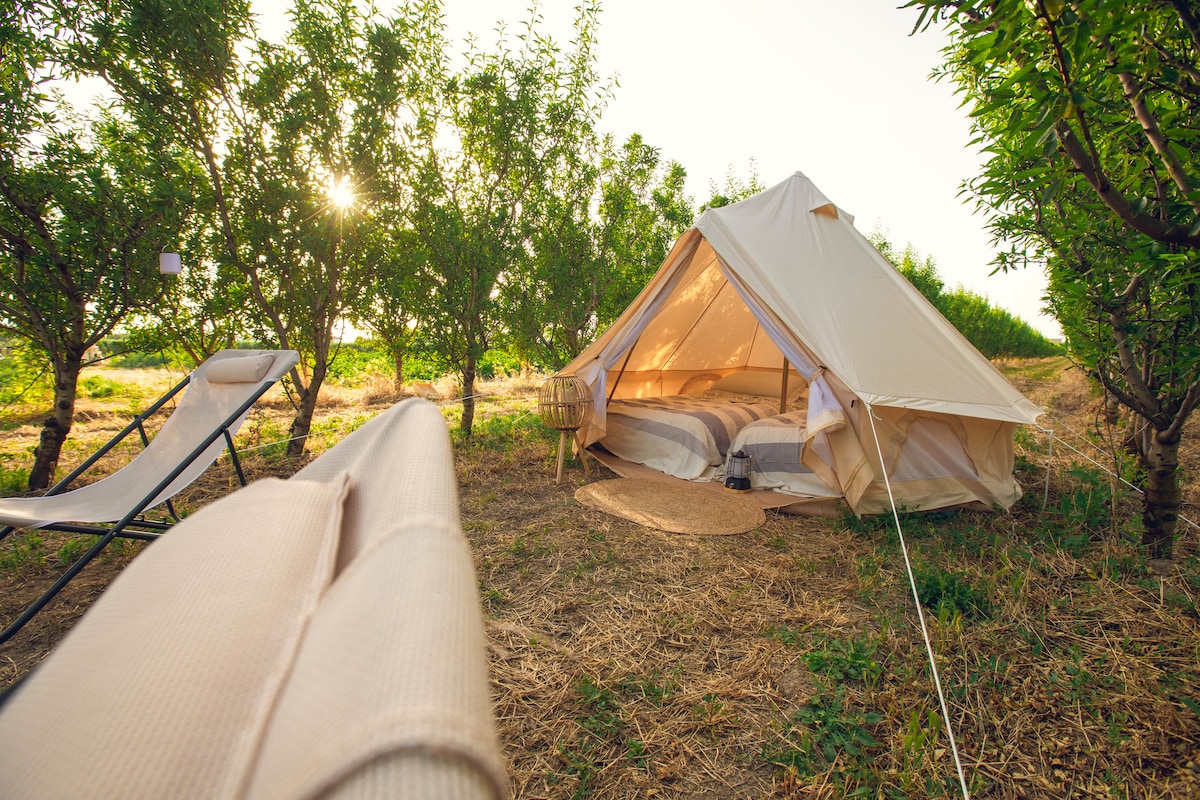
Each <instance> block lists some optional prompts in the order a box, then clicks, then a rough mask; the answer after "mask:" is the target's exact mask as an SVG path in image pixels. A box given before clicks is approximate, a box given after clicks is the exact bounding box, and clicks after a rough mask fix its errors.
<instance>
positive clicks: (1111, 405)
mask: <svg viewBox="0 0 1200 800" xmlns="http://www.w3.org/2000/svg"><path fill="white" fill-rule="evenodd" d="M1104 421H1105V422H1107V423H1108V424H1109V425H1116V424H1117V423H1118V422H1120V421H1121V401H1120V400H1118V399H1117V396H1116V395H1114V394H1109V393H1108V392H1105V393H1104Z"/></svg>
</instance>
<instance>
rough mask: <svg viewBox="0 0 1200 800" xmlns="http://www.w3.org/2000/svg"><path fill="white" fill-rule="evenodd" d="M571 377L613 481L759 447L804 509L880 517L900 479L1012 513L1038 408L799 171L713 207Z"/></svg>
mask: <svg viewBox="0 0 1200 800" xmlns="http://www.w3.org/2000/svg"><path fill="white" fill-rule="evenodd" d="M561 374H563V375H574V376H575V377H577V378H579V379H580V380H582V381H583V382H584V383H585V384H586V385H587V387H588V388H587V391H589V392H590V394H591V397H592V402H593V406H594V413H593V416H592V419H591V422H590V423H589V424H588V426H587V427H585V428H584V429H582V430H580V431H579V441H580V443H581V444H583V445H584V446H588V447H591V448H592V449H593V450H597V449H598V447H603V448H605V450H606V451H608V452H606V453H604V455H605V456H606V457H608V461H609V463H610V465H611V464H612V463H616V464H617V465H618V466H617V470H618V472H620V471H621V470H620V466H619V465H620V463H621V460H622V459H623V460H625V461H627V462H636V463H640V464H642V465H645V466H649V467H651V468H655V469H659V470H662V471H664V472H667V473H669V474H672V475H675V476H676V477H682V478H688V479H713V478H719V477H720V476H721V473H722V470H723V468H724V467H723V465H724V464H725V461H726V459H727V457H728V455H729V454H730V453H734V452H746V453H747V454H749V455H751V457H752V459H753V473H752V475H753V480H752V483H753V485H754V487H755V488H769V489H774V490H776V491H778V492H781V493H783V495H784V498H785V499H790V498H792V497H794V498H795V500H796V501H797V506H796V510H803V504H804V501H806V500H811V499H816V498H819V499H821V500H822V501H823V502H824V507H825V508H828V507H829V503H828V501H829V500H830V499H831V498H834V499H841V500H842V501H844V502H845V503H846V504H847V505H848V506H849V507H850V508H851V509H852V510H853V511H854V512H855V513H859V514H869V513H877V512H880V511H883V510H886V509H888V508H890V507H891V505H892V503H891V500H889V496H888V490H889V487H890V490H891V493H892V495H893V497H894V499H895V504H896V505H898V506H901V507H904V508H907V509H909V510H917V509H934V508H944V507H949V506H957V505H963V504H984V505H987V506H999V507H1002V508H1008V507H1009V506H1011V505H1012V504H1013V503H1014V502H1015V501H1016V500H1017V499H1018V498H1019V497H1020V496H1021V489H1020V486H1019V485H1018V484H1017V482H1016V480H1015V479H1014V477H1013V434H1014V431H1015V429H1016V426H1017V425H1019V424H1025V423H1033V422H1034V421H1035V419H1036V418H1037V417H1038V416H1039V415H1040V414H1041V413H1042V412H1041V410H1040V409H1039V408H1037V407H1036V406H1035V405H1033V404H1032V403H1031V402H1029V400H1027V399H1026V398H1025V397H1024V396H1022V395H1021V394H1020V393H1019V392H1018V391H1017V390H1016V389H1014V388H1013V387H1012V386H1011V385H1010V384H1009V383H1008V382H1007V381H1006V380H1005V379H1004V377H1003V376H1002V375H1001V374H1000V373H999V371H998V370H996V368H995V367H994V366H993V365H992V364H991V363H990V362H989V361H988V360H987V359H986V358H984V357H983V356H982V355H981V354H980V353H979V351H978V350H976V349H975V348H974V347H973V346H972V345H971V344H970V343H969V342H968V341H967V340H966V339H965V338H964V337H963V336H962V335H961V334H960V333H959V332H958V331H957V330H955V328H954V327H953V326H952V325H950V323H949V322H947V321H946V319H945V318H944V317H942V316H941V314H940V313H938V311H937V310H936V309H935V308H934V307H933V305H931V304H930V303H929V302H928V301H927V300H926V299H925V298H924V297H923V296H922V295H921V294H920V293H919V292H918V291H917V290H916V289H914V288H913V286H912V285H911V284H909V283H908V281H907V280H906V279H905V278H904V277H903V276H902V275H901V274H900V273H899V272H898V271H897V270H896V269H895V268H894V267H893V266H892V265H891V264H890V263H889V262H888V261H887V260H886V259H885V258H883V256H882V255H880V254H879V252H878V251H877V250H875V248H874V247H872V246H871V244H870V243H869V242H868V241H867V240H866V238H865V237H863V236H862V235H861V234H860V233H859V232H858V231H857V230H856V229H855V228H854V226H853V220H852V218H851V217H850V216H849V215H847V214H846V213H845V212H843V211H841V210H840V209H838V208H837V207H836V206H835V205H834V204H833V203H832V202H830V200H829V199H828V198H826V197H825V195H823V194H822V193H821V192H820V191H819V190H818V189H817V188H816V187H815V186H814V185H813V184H812V182H811V181H810V180H809V179H808V178H807V177H805V176H804V175H803V174H801V173H799V172H797V173H796V174H794V175H792V176H791V177H790V178H788V179H787V180H786V181H784V182H783V183H781V184H779V185H777V186H775V187H773V188H771V189H768V190H766V191H764V192H762V193H760V194H757V195H755V196H753V197H750V198H748V199H746V200H743V201H741V202H738V203H734V204H732V205H729V206H725V207H723V208H716V209H709V210H708V211H705V212H704V213H703V214H702V215H701V216H700V217H699V218H698V220H697V221H696V223H695V225H694V226H693V227H692V228H691V229H690V230H688V231H687V232H686V233H684V234H683V236H681V237H680V238H679V240H678V241H677V242H676V243H675V245H674V247H673V248H672V250H671V252H670V254H669V255H668V256H667V259H666V261H665V262H664V263H663V265H662V267H661V268H660V269H659V270H658V272H657V273H656V274H655V276H654V277H653V278H652V279H651V280H650V282H649V283H648V284H647V286H646V288H645V289H644V290H643V291H642V292H641V294H639V295H638V297H637V298H636V299H635V300H634V302H633V303H632V304H631V305H630V306H629V308H628V309H626V310H625V312H624V313H623V314H622V315H621V316H620V317H619V318H618V319H617V320H616V322H614V323H613V325H612V326H611V327H610V328H609V329H608V330H607V331H605V332H604V334H603V335H601V336H600V337H599V338H598V339H597V340H596V341H595V342H594V343H593V344H592V345H591V346H590V347H589V348H587V349H586V350H585V351H584V352H583V353H582V354H581V355H580V356H579V357H578V358H576V359H575V360H574V361H573V362H572V363H571V364H570V365H568V366H567V367H566V368H565V369H564V370H563V371H562V373H561ZM679 414H682V415H683V416H684V417H686V419H685V421H684V422H683V423H677V422H676V419H677V417H676V415H679ZM689 426H690V427H689ZM756 448H757V449H756ZM613 455H615V456H616V457H617V460H615V461H614V460H612V456H613ZM885 474H886V481H885ZM816 505H820V504H816Z"/></svg>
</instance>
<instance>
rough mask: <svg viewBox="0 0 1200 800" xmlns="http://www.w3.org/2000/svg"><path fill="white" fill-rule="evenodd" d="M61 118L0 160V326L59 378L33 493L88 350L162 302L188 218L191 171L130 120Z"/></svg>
mask: <svg viewBox="0 0 1200 800" xmlns="http://www.w3.org/2000/svg"><path fill="white" fill-rule="evenodd" d="M64 113H65V112H64V111H62V110H60V112H59V119H60V127H59V128H57V129H55V130H50V131H40V132H39V134H40V137H41V138H42V141H41V143H40V144H37V145H33V144H30V145H29V146H28V147H27V148H26V149H25V150H24V152H20V153H12V152H4V153H0V258H2V261H0V329H3V330H5V331H8V332H11V333H14V334H16V335H18V336H20V337H22V338H24V339H26V340H27V341H29V342H30V343H31V344H32V345H34V346H35V347H36V348H37V349H38V350H39V351H41V352H42V353H43V354H44V355H45V356H46V358H47V359H48V360H49V362H50V364H51V365H52V367H53V371H54V410H53V413H52V414H51V415H50V416H49V417H47V419H46V421H45V423H44V425H43V427H42V434H41V439H40V442H39V444H38V447H37V450H36V451H35V456H34V464H33V467H32V468H31V470H30V474H29V486H30V488H31V489H40V488H45V487H46V486H48V485H49V484H50V482H51V481H52V480H53V477H54V471H55V468H56V466H57V463H58V456H59V452H60V451H61V449H62V444H63V442H64V441H65V439H66V437H67V435H68V433H69V432H70V430H71V426H72V424H73V421H74V415H75V390H76V386H77V384H78V380H79V372H80V370H81V369H82V367H83V365H84V355H85V353H86V352H87V350H88V348H90V347H92V346H93V345H95V344H97V343H98V342H99V341H100V340H101V339H103V338H104V337H105V336H107V335H108V334H110V333H111V332H112V331H113V329H114V328H115V327H116V326H117V325H118V324H119V323H120V322H121V321H122V320H124V319H125V318H126V317H128V316H129V315H130V314H132V313H134V312H136V311H140V310H142V309H144V308H145V307H146V306H148V305H153V304H155V303H156V302H157V301H158V300H159V299H160V298H161V296H162V293H163V289H164V285H163V280H162V279H161V278H160V276H159V274H158V266H157V264H158V256H157V254H158V251H159V250H160V249H161V246H162V245H161V243H162V242H164V241H169V240H170V239H171V238H172V237H173V232H174V231H175V230H177V229H178V227H179V225H180V216H181V215H186V214H187V213H188V200H187V197H186V194H185V192H186V181H185V180H184V178H185V176H187V175H189V174H190V175H192V176H194V175H195V170H194V169H192V170H191V171H190V172H189V170H187V169H186V168H184V167H183V166H182V165H183V164H184V163H185V161H186V159H184V158H181V157H180V156H181V155H182V154H179V153H177V152H174V153H172V152H168V153H164V152H162V151H158V150H156V149H155V148H152V147H148V146H147V145H148V143H147V142H146V141H144V140H142V139H140V138H139V135H138V133H137V131H135V130H134V129H132V128H130V127H129V126H128V125H125V124H123V123H120V122H118V121H117V120H115V119H112V118H109V119H106V120H104V121H102V122H101V123H100V124H98V125H97V128H96V130H95V131H94V133H93V134H92V135H89V134H88V133H86V132H84V131H81V130H79V129H78V128H76V127H74V126H69V127H61V121H62V120H63V115H64Z"/></svg>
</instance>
